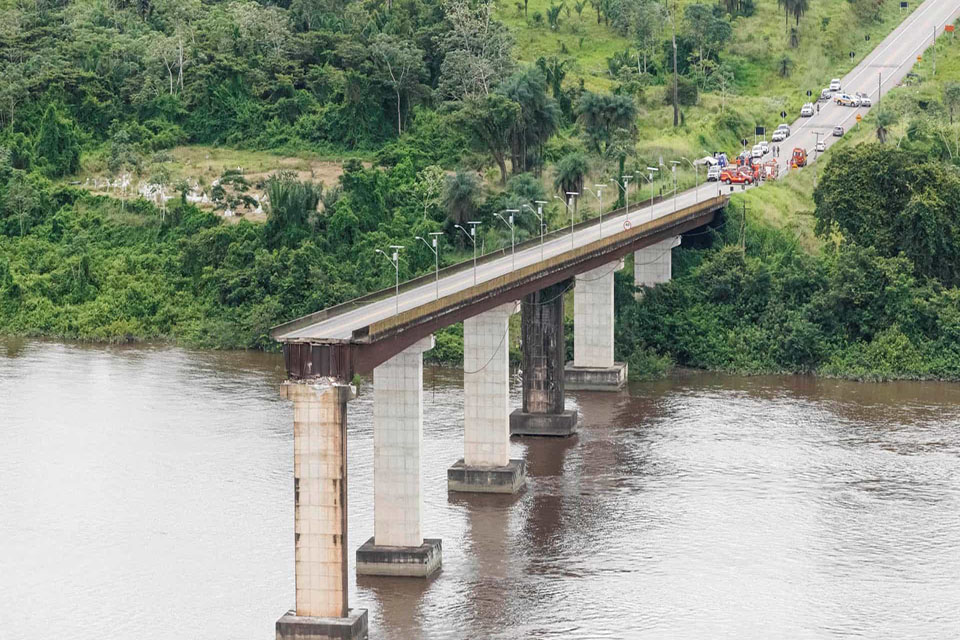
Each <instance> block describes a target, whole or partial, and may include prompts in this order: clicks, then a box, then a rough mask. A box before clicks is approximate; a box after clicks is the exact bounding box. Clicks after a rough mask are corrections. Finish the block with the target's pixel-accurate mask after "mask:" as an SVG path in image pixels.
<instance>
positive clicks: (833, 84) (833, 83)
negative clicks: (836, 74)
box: [830, 78, 840, 91]
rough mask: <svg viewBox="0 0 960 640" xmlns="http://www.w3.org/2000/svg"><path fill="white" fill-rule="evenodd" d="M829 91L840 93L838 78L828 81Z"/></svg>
mask: <svg viewBox="0 0 960 640" xmlns="http://www.w3.org/2000/svg"><path fill="white" fill-rule="evenodd" d="M830 91H840V78H834V79H833V80H831V81H830Z"/></svg>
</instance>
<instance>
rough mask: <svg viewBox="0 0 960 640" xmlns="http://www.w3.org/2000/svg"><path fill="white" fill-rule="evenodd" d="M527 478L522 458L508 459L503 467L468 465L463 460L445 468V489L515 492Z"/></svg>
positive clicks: (466, 491) (470, 491)
mask: <svg viewBox="0 0 960 640" xmlns="http://www.w3.org/2000/svg"><path fill="white" fill-rule="evenodd" d="M526 478H527V465H526V463H524V461H523V460H510V461H509V462H508V463H507V464H506V466H503V467H470V466H467V465H466V464H464V462H463V460H462V459H460V460H457V463H456V464H455V465H453V466H452V467H450V468H449V469H447V490H449V491H460V492H465V493H516V492H517V491H519V490H520V489H522V488H523V485H524V482H525V481H526Z"/></svg>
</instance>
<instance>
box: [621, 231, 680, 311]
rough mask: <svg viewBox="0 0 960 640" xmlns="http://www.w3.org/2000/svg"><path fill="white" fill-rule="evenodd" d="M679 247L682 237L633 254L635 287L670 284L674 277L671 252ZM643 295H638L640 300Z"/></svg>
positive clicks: (664, 241) (667, 240)
mask: <svg viewBox="0 0 960 640" xmlns="http://www.w3.org/2000/svg"><path fill="white" fill-rule="evenodd" d="M679 246H680V236H676V237H675V238H668V239H666V240H662V241H660V242H658V243H657V244H652V245H650V246H649V247H644V248H643V249H639V250H637V251H636V253H634V254H633V284H634V286H636V287H638V288H639V287H655V286H657V285H658V284H660V283H661V282H670V278H671V277H672V276H673V260H672V252H671V250H672V249H673V248H674V247H679ZM642 295H643V293H642V292H638V293H637V296H638V298H639V296H642Z"/></svg>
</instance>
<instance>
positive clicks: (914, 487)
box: [0, 339, 960, 640]
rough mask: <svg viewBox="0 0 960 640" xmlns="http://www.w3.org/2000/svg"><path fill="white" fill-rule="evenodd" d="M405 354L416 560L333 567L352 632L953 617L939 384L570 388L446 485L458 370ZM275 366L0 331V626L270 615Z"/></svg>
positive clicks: (878, 631)
mask: <svg viewBox="0 0 960 640" xmlns="http://www.w3.org/2000/svg"><path fill="white" fill-rule="evenodd" d="M425 375H426V378H425V381H424V414H425V419H424V461H425V468H424V490H425V495H424V504H425V521H424V534H425V535H426V536H428V537H438V538H442V539H443V571H442V572H441V573H440V574H439V575H438V576H437V577H436V578H434V579H432V580H431V581H429V582H424V581H420V580H416V579H386V578H363V579H360V580H357V579H356V578H355V577H351V580H350V589H351V591H350V602H351V606H354V607H364V608H367V609H368V610H369V615H370V627H371V638H381V639H386V638H389V639H394V638H401V639H412V640H417V639H421V638H423V639H433V638H456V639H459V638H464V639H466V638H498V639H521V638H522V639H526V638H564V639H566V638H572V639H593V638H656V639H659V638H683V639H686V638H692V639H699V638H731V639H732V638H736V639H738V640H743V639H750V638H757V639H764V640H768V639H770V638H791V639H796V638H840V637H843V638H870V639H874V638H896V639H902V638H918V639H919V638H923V639H926V640H930V639H939V638H943V639H947V638H954V639H955V638H958V637H960V385H956V384H940V383H889V384H861V383H854V382H843V381H835V380H820V379H814V378H807V377H753V378H741V377H734V376H723V375H708V374H685V375H680V376H676V377H673V378H670V379H668V380H665V381H660V382H654V383H643V384H632V385H631V386H630V387H629V389H627V390H625V391H624V392H622V393H619V394H604V393H587V392H583V393H571V394H569V397H568V402H569V403H570V404H574V405H576V406H577V407H578V408H579V410H580V413H581V416H582V427H581V432H580V434H579V435H578V436H577V437H575V438H572V439H568V440H548V439H531V440H522V441H520V440H514V442H513V445H512V455H511V457H515V458H518V457H524V458H525V459H526V460H527V463H528V469H529V478H528V484H527V488H526V490H525V491H524V492H523V493H521V494H520V495H518V496H516V497H512V498H511V497H501V496H463V495H454V494H449V495H448V493H447V490H446V469H447V467H448V466H449V465H450V464H452V463H453V462H454V461H456V460H457V458H459V457H460V456H461V455H462V452H463V443H462V435H463V433H462V432H463V427H462V386H461V383H462V374H459V373H458V372H457V371H455V370H449V369H436V368H435V369H427V370H426V374H425ZM283 377H284V375H283V371H282V362H281V359H280V358H279V357H278V356H276V355H271V354H262V353H237V352H226V353H224V352H220V353H211V352H193V351H186V350H183V349H178V348H172V347H166V346H162V347H149V346H139V347H133V348H131V347H100V346H97V347H92V346H81V345H69V344H60V343H55V342H37V341H23V340H11V339H7V340H2V339H0V638H2V639H3V640H15V639H16V640H19V639H21V638H22V639H34V638H36V639H40V638H47V637H56V638H60V639H80V640H104V639H106V638H110V639H117V638H135V639H137V640H169V639H179V638H184V639H186V638H204V640H212V639H223V640H235V639H238V638H244V639H246V638H250V639H257V638H259V639H264V638H273V633H274V631H273V628H274V623H275V621H276V619H277V618H278V617H279V616H280V615H281V614H282V613H283V612H285V611H286V610H287V609H288V608H289V607H290V606H292V604H293V600H294V586H293V504H292V502H293V491H292V461H293V455H292V450H293V435H292V407H291V405H290V404H289V403H288V402H287V401H286V400H283V399H281V398H280V396H279V394H278V391H277V389H278V385H279V384H280V382H281V381H282V380H283ZM518 392H519V389H515V391H514V401H515V404H517V405H519V395H518ZM371 409H372V389H371V388H370V387H366V388H364V389H361V395H360V396H359V397H358V398H357V399H356V400H354V401H353V402H351V404H350V405H349V411H350V418H349V420H350V427H349V429H350V436H349V437H350V440H349V468H350V479H349V482H350V485H349V492H350V493H349V505H350V512H349V522H350V531H349V545H350V548H351V549H355V548H356V547H357V546H359V545H360V544H361V543H362V542H363V541H364V540H366V539H367V538H368V537H369V536H371V535H372V534H373V512H372V500H373V484H372V483H373V478H372V453H373V437H372V412H371ZM351 555H352V554H351ZM350 575H351V576H354V575H355V574H354V572H353V569H352V568H351V572H350Z"/></svg>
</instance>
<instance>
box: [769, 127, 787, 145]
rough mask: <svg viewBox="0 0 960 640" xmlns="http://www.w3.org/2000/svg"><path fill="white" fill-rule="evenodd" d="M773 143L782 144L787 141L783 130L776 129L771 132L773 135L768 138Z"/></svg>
mask: <svg viewBox="0 0 960 640" xmlns="http://www.w3.org/2000/svg"><path fill="white" fill-rule="evenodd" d="M770 139H771V140H773V141H774V142H783V141H784V140H786V139H787V132H786V131H784V130H783V129H777V130H776V131H774V132H773V135H772V136H771V137H770Z"/></svg>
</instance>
